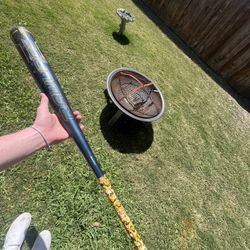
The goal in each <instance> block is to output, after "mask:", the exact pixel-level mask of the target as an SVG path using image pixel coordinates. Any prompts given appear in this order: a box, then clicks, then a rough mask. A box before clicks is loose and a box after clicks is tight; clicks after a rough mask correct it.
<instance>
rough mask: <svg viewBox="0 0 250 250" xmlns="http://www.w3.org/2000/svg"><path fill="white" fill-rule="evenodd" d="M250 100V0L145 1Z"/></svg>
mask: <svg viewBox="0 0 250 250" xmlns="http://www.w3.org/2000/svg"><path fill="white" fill-rule="evenodd" d="M141 1H143V2H145V3H146V4H147V5H148V6H149V7H150V8H152V10H154V11H155V13H156V14H158V15H159V17H160V18H161V19H162V20H163V21H165V22H166V23H167V24H168V25H169V26H171V27H172V29H173V30H175V31H176V33H177V34H178V35H179V36H180V37H181V38H182V39H183V40H184V41H185V42H186V43H187V44H188V45H189V46H190V47H192V48H193V49H194V51H196V52H197V53H198V54H199V55H200V56H201V58H203V59H204V60H205V61H206V62H207V63H208V64H209V65H210V66H211V67H212V68H213V69H214V70H216V71H217V72H218V73H220V74H221V75H222V76H223V77H224V78H225V79H226V80H228V82H229V83H230V84H231V85H232V86H233V87H235V89H237V90H238V91H240V93H242V94H243V95H245V96H247V97H249V98H250V1H249V0H240V1H239V0H159V1H157V0H151V1H150V0H141Z"/></svg>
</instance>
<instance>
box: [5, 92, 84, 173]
mask: <svg viewBox="0 0 250 250" xmlns="http://www.w3.org/2000/svg"><path fill="white" fill-rule="evenodd" d="M74 115H75V117H76V119H77V121H78V122H80V121H81V115H80V113H79V112H78V111H76V112H74ZM80 126H81V128H82V129H83V125H80ZM32 127H33V128H32ZM32 127H29V128H25V129H23V130H21V131H18V132H16V133H13V134H9V135H5V136H2V137H0V171H1V170H4V169H6V168H8V167H10V166H11V165H13V164H15V163H17V162H19V161H21V160H23V159H25V158H26V157H28V156H29V155H31V154H33V153H35V152H36V151H38V150H39V149H42V148H44V147H47V144H49V145H52V144H55V143H58V142H60V141H63V140H65V139H67V138H69V134H68V133H67V132H66V130H65V129H64V128H63V127H62V125H61V123H60V122H59V120H58V118H57V116H56V115H55V114H51V113H50V112H49V109H48V98H47V97H46V95H45V94H41V103H40V105H39V107H38V109H37V116H36V120H35V122H34V124H33V125H32ZM41 134H42V135H41Z"/></svg>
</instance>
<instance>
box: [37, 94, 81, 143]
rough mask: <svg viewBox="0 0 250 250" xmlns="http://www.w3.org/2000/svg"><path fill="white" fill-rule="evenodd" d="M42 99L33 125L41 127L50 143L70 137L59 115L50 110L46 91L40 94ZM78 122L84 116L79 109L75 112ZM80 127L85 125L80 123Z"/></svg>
mask: <svg viewBox="0 0 250 250" xmlns="http://www.w3.org/2000/svg"><path fill="white" fill-rule="evenodd" d="M40 97H41V101H40V105H39V107H38V108H37V114H36V119H35V122H34V124H33V127H35V128H37V129H39V130H40V131H41V133H42V134H43V135H44V137H45V138H46V140H47V142H48V144H50V145H52V144H56V143H58V142H60V141H63V140H65V139H67V138H69V134H68V132H67V131H66V130H65V129H64V127H63V126H62V124H61V123H60V121H59V119H58V117H57V116H56V115H55V114H51V113H50V112H49V107H48V105H49V100H48V98H47V96H46V95H45V94H44V93H41V94H40ZM73 113H74V116H75V118H76V120H77V122H78V123H79V124H80V122H81V119H82V116H81V114H80V112H79V111H75V112H73ZM80 128H81V129H83V128H84V126H83V125H82V124H80Z"/></svg>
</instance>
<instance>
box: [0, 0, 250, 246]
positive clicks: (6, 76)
mask: <svg viewBox="0 0 250 250" xmlns="http://www.w3.org/2000/svg"><path fill="white" fill-rule="evenodd" d="M118 7H124V8H127V9H128V10H130V11H131V12H132V13H133V14H134V15H135V16H136V21H135V23H133V24H129V25H128V26H127V31H126V35H127V37H128V38H129V40H130V43H129V44H128V45H126V46H122V45H120V44H119V43H117V42H116V41H115V40H114V39H113V37H112V32H113V31H114V30H117V29H118V24H119V18H118V17H117V16H116V14H115V10H116V9H117V8H118ZM0 9H1V12H0V26H1V30H0V93H1V100H0V114H1V115H0V132H1V135H3V134H7V133H10V132H14V131H16V130H18V129H22V128H25V127H27V126H30V125H31V124H32V122H33V120H34V117H35V111H36V107H37V105H38V102H39V100H38V99H39V91H38V89H37V87H36V86H35V84H34V81H33V79H32V78H31V76H30V74H29V73H28V71H27V69H26V68H25V66H24V63H23V62H22V61H21V59H20V57H19V55H18V53H17V51H16V49H15V48H14V46H13V44H12V42H11V40H10V38H9V31H10V29H11V28H12V26H14V25H16V24H23V25H25V26H27V27H28V29H29V30H30V31H31V32H32V33H33V34H34V36H35V37H36V39H37V41H38V44H40V46H41V48H42V50H43V52H44V54H45V55H46V57H47V58H48V60H49V62H50V64H51V65H52V67H53V69H54V70H55V72H56V74H57V76H58V78H59V80H60V82H61V84H62V86H63V88H64V90H65V93H66V95H67V96H68V99H69V101H70V103H71V105H72V107H73V109H74V110H80V111H81V113H82V114H83V115H84V124H85V127H86V129H85V134H86V137H87V138H88V140H89V143H90V145H91V147H92V148H93V151H94V152H95V154H96V156H97V158H98V160H99V161H100V163H101V164H102V166H103V169H104V170H105V172H106V174H107V175H108V176H109V177H110V179H111V180H112V183H113V186H114V188H115V190H116V192H117V194H118V196H119V197H120V199H121V201H122V202H123V204H124V206H125V208H126V209H127V212H128V214H129V215H130V217H131V219H132V220H133V221H134V222H135V225H136V227H137V228H138V230H139V231H140V232H141V235H142V237H143V239H144V241H145V243H146V245H147V246H148V249H249V248H250V242H249V234H250V230H249V228H250V216H249V214H250V198H249V192H250V190H249V187H250V185H249V177H250V176H249V164H250V157H249V155H250V154H249V147H250V143H249V142H250V140H249V139H250V133H249V126H247V123H248V122H249V114H247V113H246V112H245V111H244V110H242V108H241V107H240V106H239V105H238V104H237V103H236V102H235V101H234V100H233V99H232V98H231V97H230V96H229V95H228V94H227V93H226V92H224V91H223V90H222V89H221V88H220V87H219V86H218V85H217V84H216V83H215V82H214V81H213V80H212V79H211V78H210V77H209V76H208V75H206V74H205V73H204V72H203V71H202V70H201V69H200V68H199V67H198V66H197V65H195V64H194V63H193V62H192V61H191V60H190V59H189V58H188V57H187V56H185V55H184V54H183V53H182V51H180V50H179V49H178V48H177V47H176V46H175V45H174V44H173V43H172V42H171V41H170V40H169V39H168V38H167V37H166V36H165V35H164V34H163V33H162V32H161V31H160V30H159V29H158V27H157V26H155V25H154V23H152V22H151V21H150V20H149V19H148V18H147V17H146V16H145V15H144V14H143V13H142V12H141V11H140V10H139V9H138V8H137V7H136V6H135V5H134V4H133V3H132V2H131V1H117V0H104V1H90V0H85V1H72V0H71V1H50V2H49V1H7V0H6V1H0ZM121 66H127V67H132V68H135V69H137V70H139V71H141V72H142V73H144V74H146V75H147V76H149V77H150V78H152V79H154V80H155V82H156V83H157V85H158V86H159V87H160V89H161V90H162V92H163V94H164V96H165V98H166V101H167V113H166V115H165V116H164V117H163V118H162V119H161V120H159V121H157V122H155V123H153V125H152V131H151V132H152V136H153V142H152V144H151V146H150V147H149V148H148V149H147V150H143V152H137V153H129V150H127V153H124V152H123V153H122V152H120V151H119V150H117V148H115V147H114V146H113V145H115V144H114V143H115V142H114V141H113V142H112V143H113V144H112V143H109V141H108V140H106V139H105V136H104V134H103V133H102V131H101V122H100V117H103V115H104V116H105V114H104V113H105V112H104V111H105V110H106V109H105V107H106V99H105V96H104V94H103V90H104V89H105V81H106V77H107V75H108V74H109V72H111V71H112V70H113V69H115V68H117V67H121ZM106 115H107V114H106ZM102 122H103V121H102ZM137 139H138V138H137ZM128 142H129V141H127V142H126V143H128ZM119 143H120V144H123V143H124V142H123V141H120V142H119ZM130 143H131V141H130ZM116 145H118V144H117V142H116ZM134 146H135V145H133V144H132V143H131V149H133V147H134ZM137 146H138V147H139V146H142V145H140V144H138V145H137ZM131 151H132V150H131ZM24 211H27V212H30V213H32V215H33V225H34V227H35V228H36V230H38V231H39V230H42V229H49V230H50V231H51V232H52V235H53V243H52V249H108V250H110V249H133V245H132V244H131V242H130V239H129V238H128V236H127V234H126V232H125V230H124V229H123V227H122V226H121V225H120V222H119V220H118V218H117V217H116V215H115V212H114V211H113V209H112V207H111V205H110V204H109V202H108V201H107V199H106V197H105V196H104V195H103V193H102V191H101V190H100V188H99V187H98V185H97V181H96V180H95V177H94V174H93V173H92V172H91V171H90V170H89V168H88V166H87V164H86V162H85V161H84V159H83V158H82V156H81V154H80V153H79V151H78V149H77V147H76V146H75V145H74V143H73V142H72V141H67V142H65V143H62V144H60V145H56V146H54V147H53V150H52V151H50V152H49V151H46V150H43V151H40V152H39V153H37V154H35V155H34V156H32V157H30V158H29V159H27V160H25V161H24V162H22V163H20V164H18V165H17V166H16V167H15V168H12V169H11V170H7V171H5V172H2V173H0V214H1V215H0V240H2V239H3V238H4V235H5V233H6V230H7V228H8V227H9V225H10V223H11V221H12V220H13V219H14V218H15V217H16V215H17V214H19V213H21V212H24ZM26 247H27V246H26Z"/></svg>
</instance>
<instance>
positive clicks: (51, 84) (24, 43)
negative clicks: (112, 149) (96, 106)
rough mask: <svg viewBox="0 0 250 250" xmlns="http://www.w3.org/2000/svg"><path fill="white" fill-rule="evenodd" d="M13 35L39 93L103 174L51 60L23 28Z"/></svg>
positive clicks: (95, 170) (91, 165)
mask: <svg viewBox="0 0 250 250" xmlns="http://www.w3.org/2000/svg"><path fill="white" fill-rule="evenodd" d="M10 36H11V39H12V41H13V42H14V44H15V46H16V48H17V50H18V52H19V54H20V55H21V57H22V58H23V60H24V62H25V64H26V65H27V67H28V69H29V71H30V73H31V74H32V76H33V78H34V79H35V81H36V83H37V85H38V87H39V88H40V90H41V91H42V92H43V93H45V94H46V96H47V97H48V98H49V101H50V104H51V106H52V107H53V109H54V110H55V112H56V114H57V116H58V117H59V119H60V121H61V123H62V125H63V126H64V128H65V129H66V130H67V132H68V133H69V135H70V136H71V137H72V138H73V139H74V141H75V142H76V144H77V146H78V147H79V149H80V150H81V152H82V153H83V155H84V156H85V158H86V160H87V162H88V163H89V165H90V167H91V168H92V170H93V171H94V173H95V175H96V177H97V178H100V177H102V176H103V175H104V173H103V171H102V170H101V167H100V166H99V163H98V162H97V160H96V157H95V155H94V154H93V152H92V150H91V148H90V146H89V145H88V142H87V140H86V138H85V136H84V134H83V133H82V131H81V129H80V126H79V124H78V123H77V122H76V120H75V117H74V114H73V111H72V109H71V107H70V105H69V102H68V100H67V98H66V96H65V95H64V92H63V90H62V88H61V85H60V83H59V81H58V79H57V77H56V75H55V73H54V72H53V70H52V68H51V66H50V65H49V63H48V61H47V60H46V58H45V57H44V55H43V53H42V52H41V50H40V49H39V47H38V46H37V44H36V41H35V39H34V37H33V36H32V34H31V33H30V32H29V31H28V30H27V29H25V28H24V27H22V26H18V27H15V28H13V29H12V30H11V32H10Z"/></svg>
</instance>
